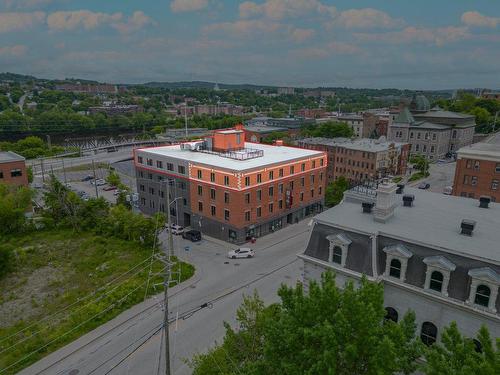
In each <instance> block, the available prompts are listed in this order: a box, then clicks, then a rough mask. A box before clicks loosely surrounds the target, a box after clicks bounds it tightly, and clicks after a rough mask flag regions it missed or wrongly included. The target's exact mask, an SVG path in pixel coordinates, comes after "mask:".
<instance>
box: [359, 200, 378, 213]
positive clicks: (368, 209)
mask: <svg viewBox="0 0 500 375" xmlns="http://www.w3.org/2000/svg"><path fill="white" fill-rule="evenodd" d="M374 205H375V203H373V202H362V203H361V206H362V207H363V213H365V214H370V213H371V212H372V208H373V206H374Z"/></svg>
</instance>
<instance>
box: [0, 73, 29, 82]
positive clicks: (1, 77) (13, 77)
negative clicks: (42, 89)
mask: <svg viewBox="0 0 500 375" xmlns="http://www.w3.org/2000/svg"><path fill="white" fill-rule="evenodd" d="M34 80H37V78H36V77H33V76H27V75H23V74H16V73H9V72H6V73H0V81H10V82H17V83H25V82H29V81H34Z"/></svg>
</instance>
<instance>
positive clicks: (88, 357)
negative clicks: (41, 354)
mask: <svg viewBox="0 0 500 375" xmlns="http://www.w3.org/2000/svg"><path fill="white" fill-rule="evenodd" d="M310 229H311V227H309V226H308V221H307V220H306V221H304V222H301V223H299V224H294V225H292V226H289V227H286V228H284V229H282V230H280V231H278V232H276V233H273V234H270V235H268V236H266V237H263V238H260V239H258V241H257V243H256V244H255V245H253V246H252V247H253V248H254V249H255V251H256V257H255V258H253V259H241V260H229V259H226V258H225V253H226V252H227V251H228V249H229V248H230V247H231V246H230V245H229V244H226V243H223V242H221V241H216V240H207V239H205V240H203V241H202V242H201V243H200V244H192V243H190V242H189V243H188V242H186V241H185V240H183V239H182V238H180V237H176V239H175V242H176V249H181V250H179V252H183V253H184V254H181V256H182V257H183V258H184V259H186V260H187V261H189V262H191V263H193V264H195V266H196V274H195V276H194V277H193V278H192V279H191V280H189V281H187V282H186V283H184V284H181V285H179V286H177V287H176V288H172V289H171V290H170V292H171V295H172V297H171V298H170V311H171V315H170V316H171V318H175V316H176V314H177V313H179V314H181V315H182V314H183V313H184V312H186V311H189V310H190V309H193V308H195V307H197V306H200V305H201V304H203V303H205V302H208V301H213V302H212V307H211V308H204V309H202V310H201V311H199V312H197V313H195V314H194V315H192V316H191V317H190V318H189V319H186V320H179V321H178V322H177V323H174V324H171V326H170V331H169V332H170V342H171V347H170V349H171V350H170V352H171V356H172V369H173V373H174V374H179V375H183V374H190V373H191V370H190V368H189V366H188V365H187V364H186V363H185V361H184V359H189V358H191V357H192V355H193V354H195V353H199V352H204V351H206V350H207V348H209V347H210V346H212V345H213V344H214V343H215V341H216V340H219V341H220V340H221V338H222V337H223V335H224V328H223V322H224V321H228V322H229V323H231V324H232V325H233V326H234V325H235V319H234V316H235V312H236V309H237V308H238V306H239V305H240V303H241V301H242V296H243V295H244V294H247V295H248V294H251V293H253V290H254V289H256V290H257V291H258V292H259V295H260V296H261V297H262V298H263V299H264V301H265V302H266V303H270V302H274V301H277V300H278V297H277V296H276V291H277V289H278V288H279V285H280V284H281V283H285V284H288V285H294V284H295V283H296V282H297V281H298V280H301V278H302V275H301V272H302V271H301V270H302V267H301V262H300V261H299V260H297V257H296V254H297V253H299V252H302V251H303V249H304V248H305V246H306V244H307V241H308V239H309V232H310ZM186 245H189V246H190V248H191V250H190V251H187V252H186V251H184V250H183V249H184V246H186ZM160 299H161V298H160V297H159V296H158V297H157V299H155V298H152V299H150V300H148V301H146V302H145V303H142V304H140V305H137V306H135V307H134V308H132V309H130V310H128V311H126V312H124V313H123V314H121V315H120V316H118V317H117V318H115V319H114V320H112V321H110V322H108V323H107V324H105V325H103V326H101V327H99V328H98V329H96V330H94V331H92V332H91V333H89V334H88V335H86V336H84V337H82V338H80V339H78V340H76V341H75V342H73V343H71V344H69V345H67V346H66V347H64V348H62V349H60V350H59V351H57V352H55V353H53V354H51V355H49V356H48V357H46V358H44V359H43V360H41V361H39V362H37V363H36V364H34V365H33V366H31V367H29V368H27V369H25V370H24V371H22V372H21V373H20V374H23V375H27V374H30V375H31V374H57V375H63V374H71V375H77V374H108V373H109V374H134V375H142V374H156V368H157V365H158V363H159V357H158V356H159V353H160V339H161V335H160V334H157V335H156V336H153V338H152V339H151V340H149V341H148V342H147V343H146V344H145V345H144V346H142V347H141V348H140V349H139V350H138V351H136V352H135V353H134V354H133V355H132V356H130V357H129V358H127V359H126V360H125V361H123V362H122V363H121V364H119V365H118V366H117V367H115V368H114V369H113V366H115V365H117V364H118V363H119V362H120V361H121V360H122V359H123V358H125V356H126V355H127V354H128V353H129V352H130V351H131V348H134V347H135V345H136V344H134V343H135V342H136V340H137V341H138V340H140V338H141V337H142V336H143V335H147V334H148V333H149V332H152V331H154V329H155V327H157V326H158V325H159V324H160V323H161V321H162V315H163V312H162V310H161V306H160V305H159V300H160ZM143 310H146V311H145V312H142V313H141V311H143ZM139 342H140V341H139ZM163 361H164V358H162V359H161V363H162V366H163ZM162 368H163V367H162ZM108 371H110V372H108Z"/></svg>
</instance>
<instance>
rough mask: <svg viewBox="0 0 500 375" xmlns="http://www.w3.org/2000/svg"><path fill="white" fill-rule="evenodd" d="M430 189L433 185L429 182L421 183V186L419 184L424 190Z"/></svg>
mask: <svg viewBox="0 0 500 375" xmlns="http://www.w3.org/2000/svg"><path fill="white" fill-rule="evenodd" d="M430 187H431V184H429V183H428V182H421V183H420V184H418V188H419V189H422V190H427V189H429V188H430Z"/></svg>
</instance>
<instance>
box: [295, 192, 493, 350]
mask: <svg viewBox="0 0 500 375" xmlns="http://www.w3.org/2000/svg"><path fill="white" fill-rule="evenodd" d="M398 192H399V193H401V194H398ZM481 206H482V207H481ZM483 207H485V208H483ZM486 207H488V208H486ZM313 220H314V221H313V222H314V227H313V231H312V234H311V237H310V240H309V244H308V245H307V248H306V249H305V252H304V253H303V254H302V255H300V256H299V257H300V258H301V259H302V260H303V262H304V274H303V275H304V285H305V288H306V290H307V286H308V285H309V282H310V281H311V280H319V279H320V277H321V274H322V273H323V272H325V271H332V272H334V273H335V274H336V283H337V285H339V287H343V286H344V285H345V283H346V282H349V281H352V282H354V283H355V284H357V283H359V280H360V279H361V277H362V276H363V275H365V276H366V277H367V279H368V280H369V281H373V282H376V283H381V284H382V285H383V288H384V304H385V309H386V312H387V315H386V318H387V319H391V320H394V321H398V320H400V319H401V318H402V317H403V315H404V314H405V313H406V312H408V311H413V312H415V315H416V324H417V334H418V335H419V336H420V337H421V339H422V341H423V342H424V344H427V345H431V344H432V343H434V342H435V341H438V340H440V338H441V333H442V332H443V329H444V327H446V326H448V325H449V324H450V323H451V322H453V321H454V322H456V323H457V325H458V328H459V329H460V331H461V332H463V333H464V334H465V335H467V336H469V337H475V336H476V335H477V333H478V331H479V329H480V327H481V326H482V325H486V327H487V328H488V329H489V331H490V334H491V336H492V337H499V336H500V315H499V309H500V298H498V289H499V286H500V253H499V252H498V243H499V242H500V233H499V231H498V228H500V204H497V203H489V204H488V203H486V204H481V205H480V204H479V202H478V201H476V200H472V199H463V198H459V197H454V196H444V195H442V194H437V193H430V192H423V191H421V190H418V189H405V191H402V190H401V189H400V188H398V187H397V186H396V185H395V184H392V183H385V184H381V185H379V186H378V188H377V189H374V190H371V189H367V188H363V189H353V190H350V191H348V192H346V193H345V195H344V200H343V202H342V203H340V204H339V205H337V206H335V207H333V208H331V209H329V210H327V211H324V212H323V213H321V214H319V215H317V216H316V217H315V218H314V219H313Z"/></svg>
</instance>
